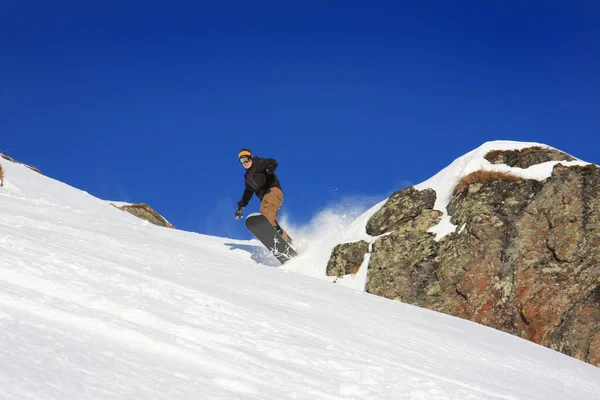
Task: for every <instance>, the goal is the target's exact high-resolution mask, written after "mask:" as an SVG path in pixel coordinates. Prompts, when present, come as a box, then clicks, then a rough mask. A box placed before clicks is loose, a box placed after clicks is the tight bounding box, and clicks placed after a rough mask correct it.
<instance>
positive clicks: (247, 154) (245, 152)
mask: <svg viewBox="0 0 600 400" xmlns="http://www.w3.org/2000/svg"><path fill="white" fill-rule="evenodd" d="M242 157H252V152H251V151H250V150H248V149H241V150H240V152H239V154H238V158H242Z"/></svg>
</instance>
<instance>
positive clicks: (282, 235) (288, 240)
mask: <svg viewBox="0 0 600 400" xmlns="http://www.w3.org/2000/svg"><path fill="white" fill-rule="evenodd" d="M275 230H276V231H277V232H279V234H280V235H281V237H282V238H283V240H285V241H286V242H287V244H289V245H290V246H291V245H292V238H291V237H290V236H289V235H288V234H287V232H285V231H284V230H283V228H282V227H281V226H279V223H278V222H275Z"/></svg>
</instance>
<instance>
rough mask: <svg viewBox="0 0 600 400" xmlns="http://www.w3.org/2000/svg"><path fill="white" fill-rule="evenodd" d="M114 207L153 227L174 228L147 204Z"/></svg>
mask: <svg viewBox="0 0 600 400" xmlns="http://www.w3.org/2000/svg"><path fill="white" fill-rule="evenodd" d="M113 205H114V204H113ZM114 206H115V207H117V208H119V209H121V210H123V211H127V212H128V213H130V214H133V215H135V216H136V217H138V218H141V219H143V220H145V221H148V222H150V223H152V224H154V225H158V226H163V227H165V228H175V227H174V226H173V225H171V224H170V223H169V221H167V220H166V219H165V218H163V216H162V215H160V214H159V213H157V212H156V211H154V210H153V209H152V207H150V206H149V205H148V204H144V203H138V204H128V205H124V206H120V207H119V206H116V205H114Z"/></svg>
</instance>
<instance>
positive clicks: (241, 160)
mask: <svg viewBox="0 0 600 400" xmlns="http://www.w3.org/2000/svg"><path fill="white" fill-rule="evenodd" d="M250 161H252V157H248V156H243V157H240V162H241V163H242V164H244V163H247V162H250Z"/></svg>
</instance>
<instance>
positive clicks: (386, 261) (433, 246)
mask: <svg viewBox="0 0 600 400" xmlns="http://www.w3.org/2000/svg"><path fill="white" fill-rule="evenodd" d="M441 215H442V213H441V212H440V211H437V210H425V211H423V213H421V214H420V215H418V216H417V217H416V218H413V219H411V220H409V221H406V222H404V223H402V224H400V225H398V226H397V227H396V230H394V232H392V233H391V234H390V235H387V236H383V237H381V238H379V239H377V240H376V241H375V243H374V244H373V251H372V253H371V259H370V260H369V273H368V280H367V284H366V290H367V292H369V293H372V294H376V295H379V296H384V297H388V298H391V299H396V300H401V301H409V299H410V302H411V303H412V304H415V305H421V306H422V305H425V304H426V299H428V298H429V299H431V297H430V296H434V295H435V294H438V293H439V292H440V291H439V287H438V282H437V278H436V277H435V270H436V268H437V263H436V261H435V260H434V257H435V255H436V252H437V247H438V243H437V242H436V241H435V240H434V238H435V235H434V234H431V233H428V232H427V230H428V229H429V228H431V227H432V226H434V225H436V224H437V223H438V222H439V220H440V217H441ZM413 301H414V302H413Z"/></svg>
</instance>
